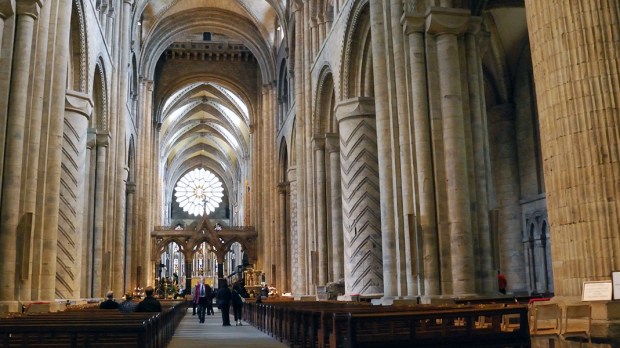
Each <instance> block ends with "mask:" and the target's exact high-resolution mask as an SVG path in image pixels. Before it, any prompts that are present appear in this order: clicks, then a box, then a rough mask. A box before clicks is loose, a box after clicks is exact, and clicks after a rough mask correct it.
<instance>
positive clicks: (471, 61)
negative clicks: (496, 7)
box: [465, 17, 523, 294]
mask: <svg viewBox="0 0 620 348" xmlns="http://www.w3.org/2000/svg"><path fill="white" fill-rule="evenodd" d="M481 22H482V20H481V19H480V18H479V17H472V18H471V19H470V26H469V30H468V31H467V33H466V34H465V45H466V48H465V49H466V57H467V81H468V87H469V109H470V111H471V132H472V138H473V139H472V145H473V155H474V158H473V159H474V172H475V178H474V187H475V189H476V221H477V223H476V224H475V225H476V226H477V228H476V229H475V230H474V232H475V233H477V235H478V248H477V249H476V250H475V254H476V255H478V257H477V259H478V263H477V264H478V265H479V266H478V267H479V270H478V278H479V279H480V292H481V293H487V294H497V277H496V273H495V271H494V269H493V250H492V236H491V230H490V223H489V192H488V189H487V188H488V187H489V179H490V178H489V176H490V175H491V174H490V173H491V167H490V165H488V164H489V158H490V157H489V156H490V155H489V150H488V149H489V141H488V134H489V132H488V130H487V118H486V113H485V110H486V105H485V101H484V80H483V79H484V77H483V75H482V58H481V56H480V55H479V54H478V52H480V45H479V43H478V42H479V40H480V37H479V36H481V35H484V33H482V32H480V25H481ZM514 153H515V154H516V153H517V151H515V152H514ZM516 172H518V171H516V170H515V173H516ZM515 182H516V183H518V178H517V180H516V181H515ZM515 197H519V195H518V194H517V195H516V196H515ZM517 226H518V224H517ZM518 243H519V241H517V244H515V245H518ZM514 249H519V248H514ZM514 260H515V261H516V260H519V261H518V262H521V263H523V255H522V254H521V258H520V259H518V258H514Z"/></svg>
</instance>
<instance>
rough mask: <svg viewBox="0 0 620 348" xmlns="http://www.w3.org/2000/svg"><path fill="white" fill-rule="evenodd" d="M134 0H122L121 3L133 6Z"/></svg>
mask: <svg viewBox="0 0 620 348" xmlns="http://www.w3.org/2000/svg"><path fill="white" fill-rule="evenodd" d="M133 3H134V0H123V4H125V5H129V6H133Z"/></svg>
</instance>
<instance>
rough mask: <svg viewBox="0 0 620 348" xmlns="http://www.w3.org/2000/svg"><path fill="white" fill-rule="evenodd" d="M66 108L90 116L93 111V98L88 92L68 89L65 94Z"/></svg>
mask: <svg viewBox="0 0 620 348" xmlns="http://www.w3.org/2000/svg"><path fill="white" fill-rule="evenodd" d="M65 110H66V111H72V112H75V113H77V114H79V115H82V116H84V117H86V118H87V119H89V118H90V115H91V114H92V112H93V100H92V99H91V98H90V96H89V95H88V94H84V93H81V92H77V91H71V90H67V93H66V94H65Z"/></svg>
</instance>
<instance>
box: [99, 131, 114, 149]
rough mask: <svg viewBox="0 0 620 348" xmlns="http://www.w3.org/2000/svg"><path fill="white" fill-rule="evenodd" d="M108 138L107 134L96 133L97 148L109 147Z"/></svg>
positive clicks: (108, 134)
mask: <svg viewBox="0 0 620 348" xmlns="http://www.w3.org/2000/svg"><path fill="white" fill-rule="evenodd" d="M110 138H111V136H110V133H109V132H101V133H97V146H103V147H108V145H110Z"/></svg>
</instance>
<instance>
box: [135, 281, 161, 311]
mask: <svg viewBox="0 0 620 348" xmlns="http://www.w3.org/2000/svg"><path fill="white" fill-rule="evenodd" d="M154 291H155V289H153V287H152V286H147V287H146V288H145V289H144V294H145V295H146V297H145V298H144V300H142V301H140V303H138V307H136V312H161V303H159V301H158V300H157V299H156V298H154V297H153V292H154Z"/></svg>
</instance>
